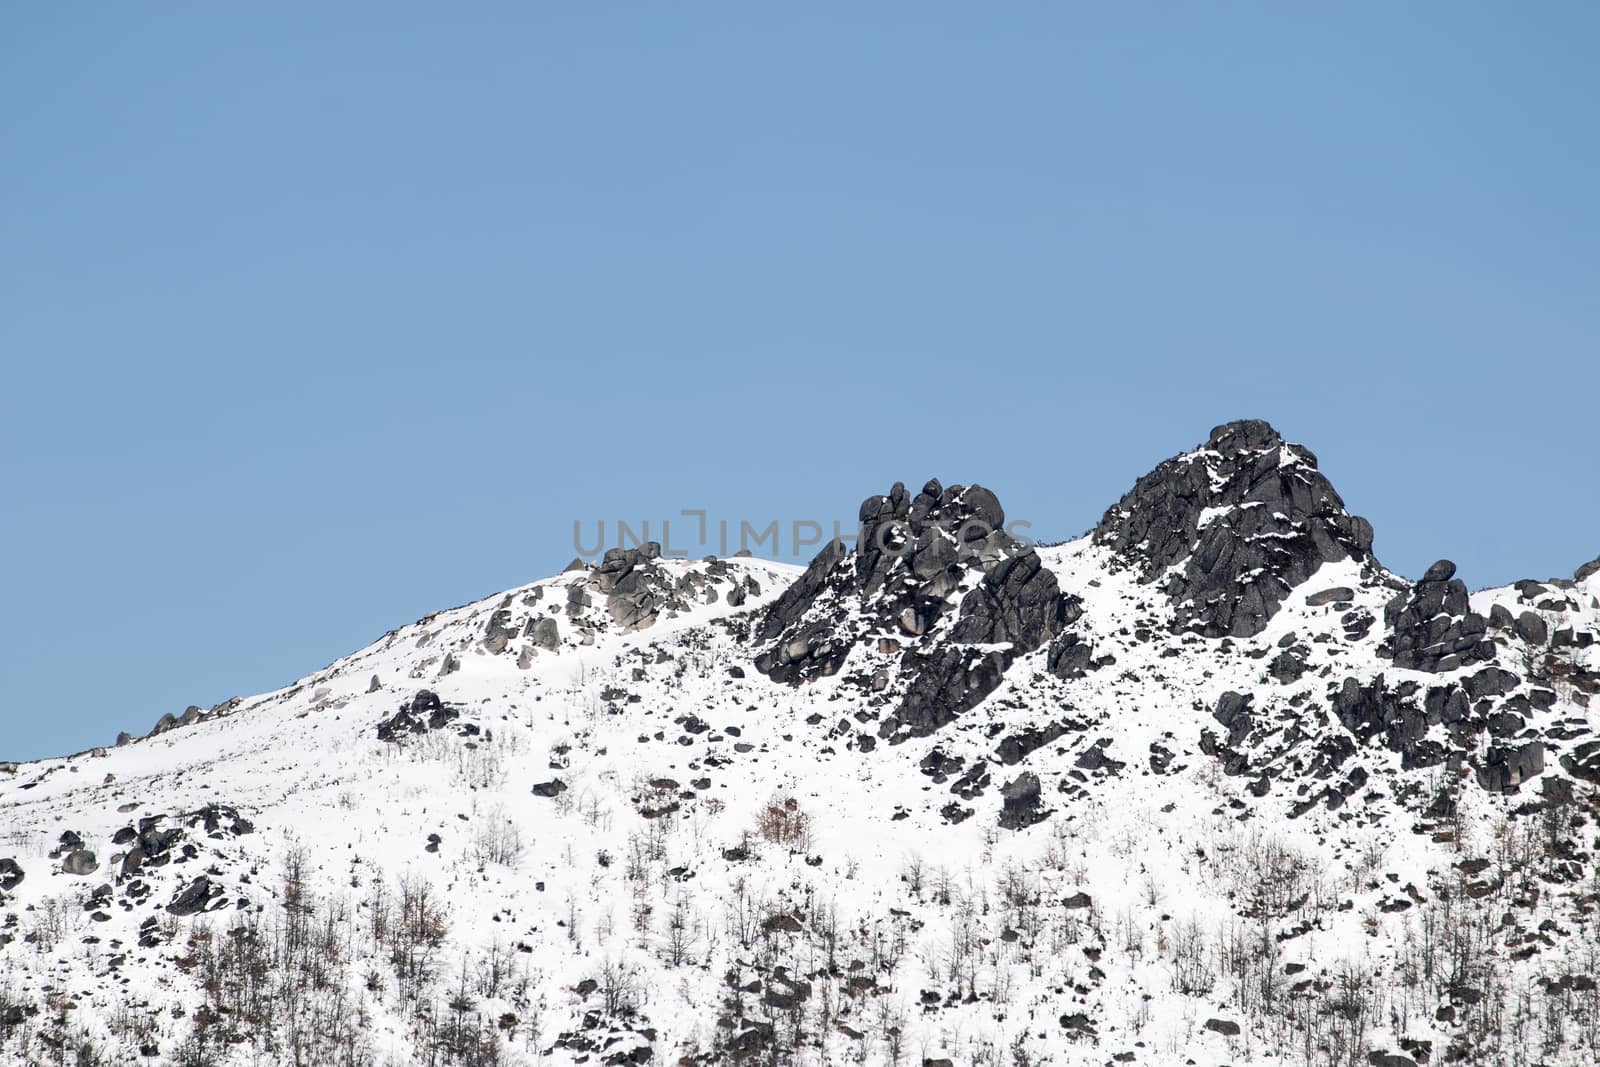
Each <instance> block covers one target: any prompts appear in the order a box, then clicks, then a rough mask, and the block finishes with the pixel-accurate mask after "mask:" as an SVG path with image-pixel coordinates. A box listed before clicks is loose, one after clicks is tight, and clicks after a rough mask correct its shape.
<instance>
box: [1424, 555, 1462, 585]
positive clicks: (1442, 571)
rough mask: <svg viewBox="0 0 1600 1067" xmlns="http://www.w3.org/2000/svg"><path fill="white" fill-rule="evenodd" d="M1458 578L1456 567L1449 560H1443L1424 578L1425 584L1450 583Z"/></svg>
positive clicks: (1429, 570) (1434, 565)
mask: <svg viewBox="0 0 1600 1067" xmlns="http://www.w3.org/2000/svg"><path fill="white" fill-rule="evenodd" d="M1455 576H1456V565H1455V564H1454V563H1452V562H1450V561H1449V560H1447V559H1441V560H1439V561H1438V562H1436V563H1434V564H1433V566H1431V567H1429V568H1428V570H1427V573H1425V574H1424V575H1423V576H1422V580H1423V581H1425V582H1448V581H1449V580H1450V579H1451V578H1454V577H1455Z"/></svg>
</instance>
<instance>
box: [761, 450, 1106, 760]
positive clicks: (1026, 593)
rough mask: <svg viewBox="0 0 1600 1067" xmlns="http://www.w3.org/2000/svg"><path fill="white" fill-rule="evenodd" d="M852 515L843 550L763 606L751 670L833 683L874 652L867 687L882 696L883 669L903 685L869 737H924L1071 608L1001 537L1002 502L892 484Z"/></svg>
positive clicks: (1023, 548) (1031, 559) (827, 552)
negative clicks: (865, 652)
mask: <svg viewBox="0 0 1600 1067" xmlns="http://www.w3.org/2000/svg"><path fill="white" fill-rule="evenodd" d="M859 519H860V528H859V531H858V535H857V542H856V543H857V547H856V549H855V550H853V551H849V550H846V549H845V547H844V545H843V544H842V543H841V542H838V541H834V542H832V543H830V544H829V545H828V546H827V547H826V548H825V549H824V550H823V551H822V552H821V553H820V554H819V555H818V556H817V558H816V559H815V560H813V561H812V563H811V565H810V566H809V567H807V568H806V572H805V573H804V574H803V575H802V576H801V577H800V579H799V580H798V581H797V582H795V583H794V584H793V585H791V586H790V587H789V588H788V589H787V590H785V591H784V593H783V595H781V596H780V597H779V598H778V599H777V601H776V602H775V603H774V604H773V605H772V607H771V608H769V609H768V611H767V612H766V615H765V616H764V617H763V619H762V620H761V624H760V627H759V629H758V631H757V639H758V640H759V641H761V642H762V643H763V644H764V645H765V646H766V651H764V652H762V653H761V654H760V655H758V656H757V657H756V661H755V665H756V669H757V670H759V671H761V672H762V673H763V674H766V675H767V676H768V677H769V678H772V679H773V680H774V681H779V682H788V683H790V684H800V683H802V682H806V681H809V680H812V679H815V678H819V677H826V676H829V675H833V674H835V673H837V672H838V671H839V670H840V669H841V668H842V667H843V666H844V664H845V662H846V660H847V659H848V658H849V656H850V653H851V651H852V650H853V649H857V648H871V649H873V650H875V652H874V653H873V654H874V655H876V656H877V657H879V658H880V660H881V661H882V662H880V664H879V665H878V672H877V673H876V675H875V681H874V684H875V686H876V688H877V689H878V690H879V691H882V690H884V689H887V688H888V687H889V686H890V684H891V678H890V676H889V672H893V673H895V674H897V675H898V678H899V679H900V681H901V683H902V694H901V699H900V702H899V706H898V707H897V708H895V709H894V711H893V712H892V713H891V714H890V715H889V716H888V717H887V719H886V720H885V721H884V722H883V724H882V727H881V729H880V735H881V736H884V737H888V738H892V739H903V738H905V737H913V736H922V735H926V734H929V733H932V732H933V731H934V730H937V729H938V728H939V727H941V726H943V725H944V724H946V723H948V722H950V721H952V720H953V719H955V718H956V717H957V716H958V715H960V714H961V713H962V712H964V711H967V710H969V709H971V708H972V707H974V706H975V705H976V704H977V703H978V702H979V701H981V700H982V699H983V698H984V697H985V696H987V695H988V694H989V693H991V692H993V691H994V689H995V687H996V686H998V685H999V684H1000V679H1001V677H1002V676H1003V675H1004V674H1005V671H1006V668H1007V667H1009V666H1010V665H1011V663H1012V662H1013V661H1014V660H1015V659H1016V658H1017V657H1018V656H1020V655H1023V654H1026V653H1028V652H1031V651H1033V650H1034V649H1036V648H1039V647H1041V646H1042V645H1044V644H1045V643H1046V642H1047V641H1049V640H1050V639H1051V638H1053V637H1055V636H1056V635H1058V634H1060V633H1061V632H1062V631H1063V629H1064V628H1065V627H1066V626H1068V625H1070V623H1071V622H1072V621H1073V620H1074V619H1075V618H1076V617H1077V614H1078V612H1079V610H1080V609H1079V606H1078V603H1077V600H1076V598H1069V597H1065V596H1063V595H1062V594H1061V591H1060V588H1059V586H1058V585H1057V582H1056V578H1055V575H1054V574H1053V573H1051V572H1050V571H1049V570H1047V569H1046V568H1044V567H1043V566H1042V565H1041V563H1040V561H1039V556H1038V553H1037V552H1036V551H1035V550H1034V549H1033V548H1032V547H1031V546H1027V545H1024V544H1022V543H1021V542H1020V541H1018V540H1017V539H1016V538H1015V537H1013V536H1011V535H1010V534H1009V533H1007V532H1006V530H1005V511H1004V509H1002V508H1001V506H1000V501H999V500H998V499H997V498H996V497H995V495H994V494H993V493H992V492H990V491H989V490H988V489H985V488H983V487H982V486H978V485H973V486H960V485H953V486H951V487H949V488H948V489H946V488H944V487H943V486H942V485H940V483H939V481H938V480H937V479H935V480H932V481H929V482H928V483H927V484H926V485H924V486H923V488H922V491H921V492H920V493H918V494H916V496H914V497H913V496H911V495H910V494H909V493H908V492H907V490H906V487H905V485H904V484H902V483H899V482H896V483H895V485H894V487H893V488H892V489H891V490H890V491H889V493H888V494H887V495H885V496H874V497H868V498H867V499H866V500H865V501H864V502H863V503H862V505H861V508H860V511H859ZM902 647H903V651H900V650H901V649H902ZM896 652H899V653H900V654H899V659H898V661H897V662H894V661H889V660H888V657H891V656H893V655H894V654H895V653H896Z"/></svg>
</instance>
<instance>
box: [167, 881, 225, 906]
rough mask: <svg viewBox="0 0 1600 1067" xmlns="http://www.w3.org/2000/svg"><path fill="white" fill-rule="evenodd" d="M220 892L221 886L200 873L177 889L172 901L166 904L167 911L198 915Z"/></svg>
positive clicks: (220, 894)
mask: <svg viewBox="0 0 1600 1067" xmlns="http://www.w3.org/2000/svg"><path fill="white" fill-rule="evenodd" d="M222 892H223V891H222V887H221V886H218V885H215V884H213V883H212V881H211V879H210V878H207V877H206V876H205V875H203V874H202V875H201V876H200V877H198V878H196V879H195V880H194V881H192V882H190V883H189V884H188V885H187V886H185V887H184V888H183V889H181V890H179V892H178V895H177V896H175V897H173V898H172V903H170V904H168V905H167V911H169V912H171V913H172V914H173V915H179V916H183V915H198V914H199V913H200V912H203V911H205V910H207V908H208V906H209V905H210V904H211V902H212V901H214V900H216V899H217V898H218V897H220V896H222Z"/></svg>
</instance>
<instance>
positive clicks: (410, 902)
mask: <svg viewBox="0 0 1600 1067" xmlns="http://www.w3.org/2000/svg"><path fill="white" fill-rule="evenodd" d="M910 484H913V485H914V484H916V483H915V482H913V483H910ZM864 488H865V487H864ZM872 488H878V489H881V488H882V486H877V487H872ZM859 519H860V528H859V531H858V536H857V538H856V539H855V540H854V541H853V542H851V543H846V542H843V541H840V542H835V543H832V544H829V545H827V546H826V547H825V548H824V549H823V551H822V552H821V553H820V554H818V556H817V557H816V558H815V559H814V560H812V561H811V563H810V565H809V566H807V567H805V568H803V569H802V568H798V567H793V566H789V565H786V564H781V563H774V562H769V561H764V560H760V559H754V558H748V557H737V558H730V559H719V558H707V559H702V560H683V559H673V558H667V557H666V556H664V555H663V554H662V552H661V550H660V547H659V546H657V545H654V544H643V545H635V546H628V547H623V548H617V549H613V550H612V551H610V552H608V553H606V554H605V555H604V557H603V558H601V559H599V560H595V561H582V560H578V561H574V563H573V564H572V565H571V566H569V567H568V568H566V569H565V570H563V571H562V572H561V573H560V574H558V575H555V576H554V577H551V578H546V579H543V580H540V581H536V582H533V583H531V584H529V585H526V586H522V587H520V588H517V589H513V590H510V591H508V592H503V593H499V594H496V595H494V596H491V597H488V598H486V599H483V600H480V601H477V602H475V603H471V604H467V605H465V606H462V607H457V608H452V609H448V610H444V611H440V612H436V613H434V614H431V615H428V616H426V617H424V618H422V619H419V620H418V621H416V622H414V623H412V624H410V625H407V626H402V627H400V628H398V629H396V630H393V631H391V632H389V633H388V634H385V635H383V637H381V638H379V639H378V640H377V641H376V642H374V643H373V644H372V645H370V646H368V647H367V648H364V649H362V650H360V651H358V652H355V653H353V654H351V655H349V656H346V657H344V658H342V659H339V660H337V661H335V662H334V663H332V664H330V665H328V666H326V667H324V668H322V669H320V670H317V671H315V672H313V673H311V674H309V675H307V676H306V677H304V678H302V679H300V680H299V681H297V682H295V683H294V684H292V685H290V686H287V687H285V688H283V689H281V690H277V691H275V692H271V693H264V694H259V695H255V696H250V697H235V698H233V699H230V700H228V701H224V702H222V703H220V704H217V705H214V706H212V707H210V708H209V709H207V708H203V707H200V706H198V705H197V706H191V707H189V708H187V709H185V710H184V711H182V712H181V713H176V712H175V713H173V714H168V715H164V716H162V717H161V718H160V720H159V721H157V722H156V723H155V724H154V726H153V728H150V729H144V730H140V731H128V732H125V733H123V734H121V735H120V736H119V737H118V739H117V742H116V743H115V744H113V745H108V746H107V747H105V748H101V749H95V750H92V751H89V752H83V753H78V754H76V755H73V756H70V757H65V758H61V759H51V760H43V761H39V762H35V763H8V764H0V829H3V831H4V833H3V835H0V1063H17V1064H31V1063H75V1064H123V1063H152V1064H173V1065H183V1067H193V1065H202V1064H215V1065H219V1067H229V1065H244V1064H251V1065H259V1064H339V1065H348V1067H358V1065H372V1067H390V1065H407V1064H418V1065H422V1064H427V1065H447V1064H468V1065H489V1064H529V1065H532V1064H652V1063H660V1064H670V1065H674V1067H694V1065H712V1064H746V1063H752V1064H753V1063H761V1064H797V1065H824V1064H839V1063H859V1064H885V1065H887V1064H904V1063H911V1064H919V1063H920V1064H922V1065H923V1067H954V1065H958V1064H959V1065H984V1067H1000V1065H1006V1067H1021V1065H1043V1064H1057V1065H1074V1064H1085V1065H1087V1064H1096V1065H1100V1064H1107V1063H1111V1064H1122V1063H1130V1064H1161V1065H1165V1064H1173V1065H1178V1064H1184V1065H1187V1064H1202V1063H1204V1064H1218V1063H1231V1064H1245V1063H1250V1064H1263V1065H1289V1064H1295V1065H1305V1064H1311V1065H1329V1067H1333V1065H1349V1064H1376V1065H1380V1067H1415V1065H1419V1064H1450V1063H1459V1064H1508V1065H1509V1064H1519V1065H1520V1064H1529V1063H1540V1064H1547V1065H1576V1064H1592V1063H1595V1062H1600V992H1597V989H1596V980H1595V975H1596V973H1597V971H1600V948H1597V946H1600V914H1597V905H1600V861H1597V858H1596V850H1597V848H1600V732H1597V724H1600V718H1597V715H1596V713H1595V711H1594V710H1593V709H1594V707H1595V705H1594V704H1593V702H1594V701H1595V700H1596V698H1597V696H1600V649H1597V648H1596V644H1597V641H1600V560H1597V561H1595V562H1591V563H1587V564H1584V565H1583V566H1581V567H1578V568H1577V570H1576V571H1575V572H1574V574H1573V576H1572V577H1571V578H1555V579H1526V580H1522V581H1518V582H1515V583H1513V584H1511V585H1508V586H1504V587H1498V588H1487V589H1480V590H1478V591H1476V592H1473V591H1471V588H1470V586H1469V584H1468V582H1467V579H1466V578H1464V577H1461V576H1458V575H1457V573H1456V568H1455V566H1454V564H1452V563H1451V562H1449V561H1447V560H1440V561H1439V562H1437V563H1435V564H1433V565H1432V566H1430V567H1429V568H1427V569H1426V571H1425V572H1424V573H1423V574H1422V575H1420V576H1401V575H1398V574H1395V573H1393V572H1391V571H1389V570H1388V569H1387V568H1385V567H1384V565H1383V564H1382V563H1381V562H1380V561H1379V559H1378V558H1377V556H1376V555H1375V554H1374V551H1373V544H1374V541H1373V530H1372V527H1371V525H1370V524H1369V523H1368V522H1367V521H1366V520H1364V519H1362V518H1360V517H1359V516H1356V515H1353V514H1351V513H1350V512H1349V511H1348V510H1347V509H1346V507H1345V504H1344V502H1343V500H1342V499H1341V497H1340V496H1339V494H1338V492H1336V491H1335V489H1334V488H1333V486H1332V485H1331V484H1330V483H1329V481H1328V479H1327V478H1326V477H1325V476H1324V475H1323V474H1322V472H1321V470H1320V469H1319V467H1318V463H1317V458H1316V456H1315V455H1314V454H1313V453H1312V452H1311V451H1310V450H1309V449H1307V448H1305V447H1304V446H1302V445H1298V444H1291V443H1289V442H1286V441H1284V440H1283V439H1282V438H1281V437H1280V436H1279V434H1278V433H1277V432H1276V431H1275V430H1274V429H1273V428H1272V427H1271V426H1269V425H1268V424H1267V423H1265V422H1261V421H1257V420H1248V421H1241V422H1232V423H1228V424H1225V425H1222V426H1219V427H1217V428H1216V429H1214V430H1213V431H1212V432H1211V433H1210V435H1209V436H1208V437H1207V438H1206V439H1205V440H1204V442H1203V443H1201V444H1199V445H1198V446H1196V447H1194V448H1193V449H1191V450H1189V451H1186V452H1183V453H1181V454H1179V455H1176V456H1174V457H1173V458H1172V459H1169V460H1167V461H1166V462H1164V463H1162V464H1160V465H1159V466H1158V467H1156V469H1155V470H1153V471H1151V472H1150V473H1148V474H1146V475H1144V476H1143V477H1141V478H1138V479H1137V480H1136V481H1134V482H1133V485H1132V488H1131V489H1129V491H1128V492H1127V493H1126V494H1125V495H1124V496H1123V497H1122V499H1121V500H1120V501H1118V502H1117V503H1116V504H1114V505H1113V506H1112V507H1111V508H1110V509H1108V510H1107V511H1106V512H1105V514H1104V517H1103V518H1102V519H1101V520H1100V522H1099V524H1098V525H1096V526H1095V527H1094V529H1093V530H1092V531H1090V532H1089V533H1088V534H1086V535H1085V536H1083V537H1081V538H1078V539H1076V540H1071V541H1067V542H1064V543H1060V544H1054V545H1047V546H1040V545H1036V544H1033V543H1031V542H1029V541H1026V540H1023V539H1020V538H1018V537H1017V536H1015V535H1014V534H1013V533H1011V532H1008V527H1007V523H1006V514H1005V510H1004V508H1003V507H1002V505H1001V502H1000V500H999V499H998V498H997V497H996V495H995V493H993V492H992V491H990V490H989V489H986V488H984V487H982V486H980V485H945V484H944V483H942V482H940V481H939V480H937V479H933V480H929V481H927V482H925V483H923V484H922V485H921V488H920V489H918V490H916V491H914V492H913V491H912V490H911V489H908V488H907V486H906V485H905V484H896V485H894V486H892V487H891V488H889V490H888V492H886V493H882V494H881V495H878V494H875V495H871V496H868V497H867V498H866V499H865V500H864V501H863V502H862V503H861V506H860V509H859Z"/></svg>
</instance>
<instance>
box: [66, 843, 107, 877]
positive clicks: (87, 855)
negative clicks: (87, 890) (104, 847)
mask: <svg viewBox="0 0 1600 1067" xmlns="http://www.w3.org/2000/svg"><path fill="white" fill-rule="evenodd" d="M99 869H100V861H99V860H98V859H96V858H95V855H94V853H93V852H91V851H89V850H88V849H86V848H80V849H77V850H75V851H72V852H69V853H67V855H66V856H65V857H64V858H63V859H62V861H61V870H62V873H64V874H76V875H80V876H82V875H90V874H93V873H94V872H95V871H98V870H99Z"/></svg>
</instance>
